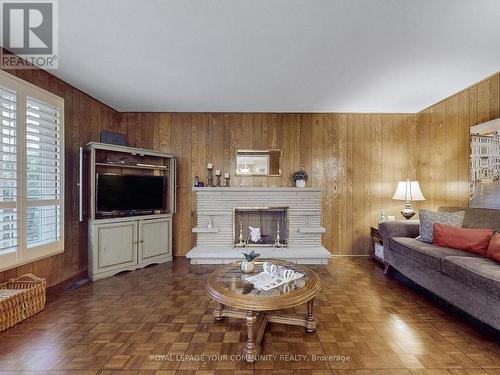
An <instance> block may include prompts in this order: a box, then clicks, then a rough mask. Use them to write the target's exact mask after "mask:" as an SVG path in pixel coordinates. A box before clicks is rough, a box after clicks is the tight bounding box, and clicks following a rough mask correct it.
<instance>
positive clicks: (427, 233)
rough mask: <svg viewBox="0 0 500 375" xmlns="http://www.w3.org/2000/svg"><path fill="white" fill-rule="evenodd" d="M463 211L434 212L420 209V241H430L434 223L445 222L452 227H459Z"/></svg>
mask: <svg viewBox="0 0 500 375" xmlns="http://www.w3.org/2000/svg"><path fill="white" fill-rule="evenodd" d="M464 215H465V211H455V212H435V211H429V210H420V211H419V218H420V238H419V240H420V241H423V242H427V243H432V237H433V234H434V224H435V223H439V224H447V225H452V226H454V227H461V226H462V223H463V221H464Z"/></svg>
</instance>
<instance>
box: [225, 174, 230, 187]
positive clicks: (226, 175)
mask: <svg viewBox="0 0 500 375" xmlns="http://www.w3.org/2000/svg"><path fill="white" fill-rule="evenodd" d="M230 180H231V177H230V176H229V173H224V187H230V186H231V184H230Z"/></svg>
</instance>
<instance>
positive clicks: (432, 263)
mask: <svg viewBox="0 0 500 375" xmlns="http://www.w3.org/2000/svg"><path fill="white" fill-rule="evenodd" d="M390 248H391V250H392V251H394V252H396V253H398V254H400V255H402V256H405V257H407V258H410V259H412V260H414V261H416V262H419V263H422V264H424V265H427V266H429V267H431V268H432V269H434V270H435V271H439V272H441V259H442V258H443V257H445V256H454V255H458V256H464V257H478V256H479V255H476V254H473V253H469V252H467V251H462V250H457V249H450V248H448V247H441V246H435V245H431V244H428V243H425V242H422V241H419V240H416V239H414V238H407V237H394V238H393V239H392V240H391V243H390Z"/></svg>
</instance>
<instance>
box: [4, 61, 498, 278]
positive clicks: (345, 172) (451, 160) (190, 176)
mask: <svg viewBox="0 0 500 375" xmlns="http://www.w3.org/2000/svg"><path fill="white" fill-rule="evenodd" d="M8 72H9V73H11V74H14V75H16V76H19V77H20V78H22V79H25V80H26V81H28V82H31V83H33V84H35V85H37V86H39V87H42V88H44V89H46V90H48V91H50V92H52V93H54V94H56V95H59V96H61V97H63V98H64V100H65V124H66V133H65V142H66V145H65V156H66V162H67V164H66V182H67V183H66V189H65V194H66V208H67V209H66V217H65V225H66V239H65V241H66V249H65V252H64V253H63V254H60V255H57V256H53V257H50V258H46V259H43V260H40V261H36V262H33V263H30V264H27V265H24V266H21V267H17V268H13V269H11V270H8V271H5V272H0V282H1V281H3V280H6V279H8V278H11V277H15V276H17V275H21V274H23V273H26V272H33V273H35V274H37V275H39V276H41V277H45V278H47V280H48V283H49V285H55V284H57V283H59V282H61V281H64V280H66V279H68V278H71V277H73V276H75V275H77V274H79V273H82V272H85V270H86V269H87V227H86V224H85V223H79V222H78V217H77V212H78V210H77V203H78V202H77V188H76V183H77V171H78V161H77V153H78V147H80V146H82V145H85V144H86V143H88V142H90V141H97V140H98V139H99V133H100V131H101V130H112V131H117V132H122V133H126V134H127V138H128V144H129V145H130V146H136V147H145V148H152V149H157V150H162V151H168V152H172V153H174V154H176V155H177V156H178V160H179V163H178V185H179V189H178V197H177V199H178V213H177V215H175V219H174V238H173V241H174V254H175V255H185V254H186V253H187V252H188V251H189V250H190V249H191V247H192V246H193V245H194V243H195V237H194V235H193V234H192V233H191V228H192V227H193V226H194V225H195V209H196V207H195V200H194V195H193V194H192V192H191V185H192V183H193V180H194V176H195V175H199V176H200V177H201V178H202V179H203V180H204V179H205V177H206V176H205V175H206V164H207V163H209V162H212V163H214V164H215V166H216V168H217V169H221V170H223V171H226V172H230V173H231V175H232V180H231V182H232V185H233V186H290V185H291V184H292V180H291V175H292V173H293V172H294V171H295V170H296V169H297V168H299V167H301V166H302V167H303V168H304V169H305V170H306V171H307V172H308V173H309V181H308V186H314V187H321V188H323V191H324V194H323V210H324V222H323V225H324V226H325V227H326V229H327V232H326V234H325V235H324V238H323V243H324V245H325V246H326V247H327V248H328V249H329V250H330V251H331V252H332V253H333V254H366V253H367V251H368V234H369V226H370V225H371V224H375V223H376V222H377V219H378V216H379V214H380V212H382V211H383V212H384V213H385V214H386V215H395V216H398V215H399V210H400V206H401V203H400V202H394V201H393V200H392V199H391V197H392V194H393V192H394V189H395V186H396V183H397V181H399V180H401V179H404V178H406V177H409V178H414V177H415V176H417V177H418V179H419V181H420V182H421V186H422V190H423V193H424V195H425V196H426V198H427V201H425V202H424V203H423V205H422V207H429V208H434V207H438V206H441V205H448V206H454V205H466V204H467V194H468V193H467V192H468V190H467V188H468V176H467V174H468V160H469V159H468V157H469V156H468V139H469V138H468V128H469V127H470V126H471V125H474V124H477V123H480V122H484V121H487V120H490V119H493V118H496V117H499V115H500V114H499V112H500V108H499V97H500V92H499V86H500V85H499V83H500V75H499V74H496V75H495V76H492V77H490V78H489V79H486V80H484V81H482V82H480V83H478V84H476V85H474V86H472V87H470V88H468V89H466V90H464V91H461V92H460V93H458V94H456V95H454V96H452V97H450V98H448V99H446V100H444V101H442V102H440V103H438V104H436V105H434V106H432V107H430V108H428V109H426V110H424V111H422V112H421V113H419V114H417V115H412V114H335V113H329V114H260V113H252V114H248V113H231V114H223V113H210V114H209V113H118V112H116V111H114V110H113V109H111V108H109V107H107V106H106V105H104V104H102V103H100V102H98V101H97V100H95V99H93V98H91V97H90V96H88V95H86V94H84V93H82V92H81V91H79V90H77V89H75V88H74V87H72V86H70V85H68V84H66V83H65V82H63V81H62V80H60V79H58V78H56V77H54V76H52V75H51V74H49V73H47V72H45V71H42V70H36V69H35V70H11V71H8ZM239 148H247V149H248V148H251V149H265V148H279V149H281V150H282V151H283V165H282V170H283V176H282V177H239V178H238V177H235V176H234V173H233V172H234V170H235V152H236V150H237V149H239Z"/></svg>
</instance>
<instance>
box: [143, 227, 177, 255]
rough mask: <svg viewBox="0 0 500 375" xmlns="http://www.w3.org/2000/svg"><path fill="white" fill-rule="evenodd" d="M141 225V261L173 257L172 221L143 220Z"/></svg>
mask: <svg viewBox="0 0 500 375" xmlns="http://www.w3.org/2000/svg"><path fill="white" fill-rule="evenodd" d="M139 225H140V228H139V229H140V230H139V238H140V240H139V257H140V260H139V261H141V260H143V261H154V259H155V258H159V257H164V256H170V255H171V253H172V251H171V231H172V221H171V219H169V218H167V219H151V220H141V222H140V224H139Z"/></svg>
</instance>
